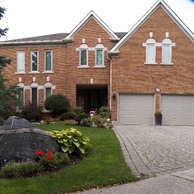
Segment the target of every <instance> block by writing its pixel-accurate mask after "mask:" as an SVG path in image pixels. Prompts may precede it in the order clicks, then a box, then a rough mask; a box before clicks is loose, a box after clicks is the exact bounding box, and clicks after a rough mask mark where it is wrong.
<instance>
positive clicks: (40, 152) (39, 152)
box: [35, 151, 43, 156]
mask: <svg viewBox="0 0 194 194" xmlns="http://www.w3.org/2000/svg"><path fill="white" fill-rule="evenodd" d="M35 154H36V155H37V156H38V155H42V154H43V151H37V152H35Z"/></svg>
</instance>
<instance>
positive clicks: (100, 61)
mask: <svg viewBox="0 0 194 194" xmlns="http://www.w3.org/2000/svg"><path fill="white" fill-rule="evenodd" d="M95 52H96V54H95V65H96V66H104V45H103V44H97V45H96V47H95Z"/></svg>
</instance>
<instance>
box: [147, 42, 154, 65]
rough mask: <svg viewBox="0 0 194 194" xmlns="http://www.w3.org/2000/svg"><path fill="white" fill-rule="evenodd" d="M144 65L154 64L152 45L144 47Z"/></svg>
mask: <svg viewBox="0 0 194 194" xmlns="http://www.w3.org/2000/svg"><path fill="white" fill-rule="evenodd" d="M146 63H155V46H154V44H150V43H149V44H147V45H146Z"/></svg>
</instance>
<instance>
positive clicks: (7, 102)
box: [0, 62, 19, 119]
mask: <svg viewBox="0 0 194 194" xmlns="http://www.w3.org/2000/svg"><path fill="white" fill-rule="evenodd" d="M0 63H1V62H0ZM7 81H8V80H7V79H6V78H4V74H2V73H1V72H0V94H1V95H0V116H1V117H3V118H5V115H6V114H8V113H9V112H13V106H14V105H17V98H16V94H18V92H19V90H18V87H17V85H16V84H14V85H10V86H6V82H7ZM5 119H6V118H5Z"/></svg>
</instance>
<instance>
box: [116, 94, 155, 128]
mask: <svg viewBox="0 0 194 194" xmlns="http://www.w3.org/2000/svg"><path fill="white" fill-rule="evenodd" d="M153 116H154V95H151V94H148V95H145V94H143V95H142V94H135V95H134V94H120V95H119V108H118V120H119V123H120V124H131V125H133V124H134V125H136V124H142V125H153Z"/></svg>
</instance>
